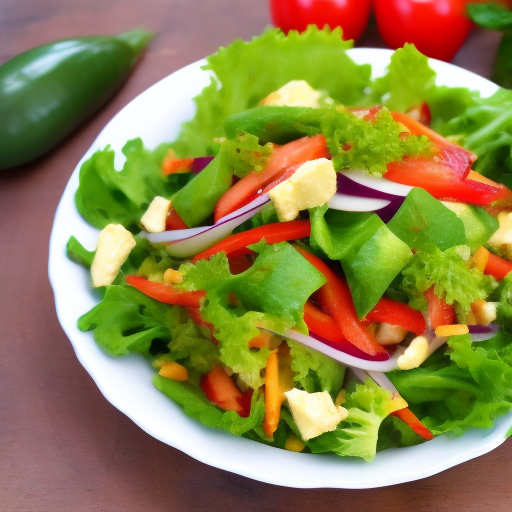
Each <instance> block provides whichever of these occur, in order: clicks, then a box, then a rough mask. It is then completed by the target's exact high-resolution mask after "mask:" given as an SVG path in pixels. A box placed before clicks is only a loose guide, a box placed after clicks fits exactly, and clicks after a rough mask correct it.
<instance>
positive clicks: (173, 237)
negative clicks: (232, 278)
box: [139, 194, 270, 258]
mask: <svg viewBox="0 0 512 512" xmlns="http://www.w3.org/2000/svg"><path fill="white" fill-rule="evenodd" d="M269 201H270V198H269V197H268V195H267V194H261V195H260V196H259V197H258V198H256V199H255V200H254V201H251V202H250V203H249V204H247V205H245V206H243V207H242V208H239V209H238V210H235V211H234V212H232V213H230V214H228V215H225V216H224V217H222V218H221V219H219V220H218V221H217V222H216V223H215V224H214V225H213V226H202V227H198V228H190V229H175V230H172V231H164V232H162V233H148V232H147V231H141V232H140V233H139V236H140V237H142V238H147V239H148V240H149V242H151V243H153V244H160V243H170V245H169V246H168V247H167V249H166V250H167V252H168V253H169V254H170V255H171V256H175V257H177V258H188V257H190V256H194V255H195V254H198V253H200V252H202V251H204V250H206V249H208V248H209V247H211V246H212V245H214V244H215V243H216V242H219V241H220V240H222V239H223V238H225V237H226V236H228V235H229V234H231V232H232V231H233V229H235V228H236V227H237V226H239V225H240V224H242V223H244V222H245V221H246V220H248V219H250V218H251V217H254V216H255V215H256V214H257V213H259V212H260V211H261V210H262V209H263V207H264V206H265V205H266V204H267V203H268V202H269Z"/></svg>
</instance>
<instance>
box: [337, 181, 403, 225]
mask: <svg viewBox="0 0 512 512" xmlns="http://www.w3.org/2000/svg"><path fill="white" fill-rule="evenodd" d="M336 180H337V193H336V194H335V195H334V196H333V197H332V198H331V199H330V200H329V208H332V209H334V210H343V211H353V212H372V211H374V212H375V213H376V214H377V215H379V217H380V218H381V219H382V220H383V221H384V222H389V221H390V220H391V218H392V217H393V216H394V215H395V213H396V212H397V211H398V209H399V208H400V206H402V203H403V202H404V198H405V196H406V195H407V194H408V193H409V191H410V190H411V188H412V187H408V186H406V185H400V184H397V183H393V182H391V181H389V180H386V179H384V178H377V177H375V176H370V175H368V174H367V173H364V172H363V171H347V172H338V173H337V175H336ZM382 182H385V183H384V185H383V184H382ZM389 184H391V186H390V185H389ZM395 185H396V187H395ZM383 188H384V189H386V188H387V189H390V190H393V191H394V192H395V193H391V192H389V191H385V190H382V189H383Z"/></svg>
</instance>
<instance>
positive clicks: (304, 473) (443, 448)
mask: <svg viewBox="0 0 512 512" xmlns="http://www.w3.org/2000/svg"><path fill="white" fill-rule="evenodd" d="M348 53H349V55H350V56H351V57H352V58H353V59H354V61H356V62H357V63H369V64H371V65H372V70H373V74H374V75H375V76H380V75H381V74H383V73H384V71H385V68H386V66H387V65H388V63H389V61H390V57H391V55H392V52H391V51H389V50H379V49H367V48H358V49H352V50H349V52H348ZM203 64H204V61H199V62H196V63H193V64H191V65H189V66H187V67H185V68H183V69H181V70H179V71H176V72H175V73H173V74H171V75H170V76H168V77H167V78H165V79H163V80H162V81H160V82H158V83H157V84H155V85H154V86H152V87H151V88H150V89H148V90H147V91H145V92H144V93H142V94H141V95H140V96H138V97H137V98H136V99H135V100H133V101H132V102H131V103H130V104H129V105H127V106H126V107H125V108H124V109H123V110H122V111H121V112H119V113H118V114H117V115H116V116H115V117H114V118H113V119H112V120H111V121H110V123H108V125H107V126H106V127H105V128H104V130H103V131H102V132H101V133H100V135H99V136H98V138H97V139H96V140H95V142H94V143H93V145H92V146H91V148H90V149H89V151H88V152H87V153H86V154H85V155H84V157H83V159H82V160H81V161H80V162H79V163H78V165H77V167H76V169H75V171H74V172H73V174H72V176H71V178H70V180H69V183H68V184H67V186H66V189H65V191H64V194H63V196H62V199H61V201H60V203H59V206H58V208H57V212H56V215H55V221H54V225H53V230H52V234H51V239H50V257H49V277H50V282H51V284H52V287H53V291H54V295H55V303H56V310H57V315H58V318H59V321H60V323H61V325H62V328H63V330H64V331H65V333H66V335H67V336H68V338H69V340H70V341H71V344H72V346H73V348H74V350H75V353H76V355H77V358H78V359H79V361H80V362H81V364H82V365H83V366H84V368H85V369H86V370H87V372H88V373H89V374H90V375H91V377H92V378H93V380H94V381H95V383H96V384H97V386H98V388H99V389H100V391H101V392H102V393H103V395H104V396H105V398H106V399H107V400H109V401H110V402H111V403H112V405H114V406H115V407H116V408H117V409H119V410H120V411H121V412H122V413H124V414H125V415H126V416H128V417H129V418H130V419H131V420H133V421H134V422H135V423H136V424H137V425H138V426H139V427H140V428H142V429H143V430H144V431H145V432H147V433H148V434H149V435H151V436H153V437H154V438H156V439H158V440H160V441H162V442H163V443H165V444H167V445H169V446H172V447H174V448H177V449H179V450H181V451H183V452H184V453H186V454H188V455H190V456H191V457H193V458H195V459H197V460H199V461H201V462H204V463H205V464H208V465H211V466H214V467H217V468H220V469H223V470H226V471H230V472H233V473H236V474H239V475H242V476H246V477H248V478H252V479H255V480H259V481H262V482H266V483H271V484H275V485H281V486H288V487H296V488H341V489H363V488H373V487H381V486H387V485H393V484H398V483H403V482H407V481H412V480H418V479H421V478H425V477H428V476H430V475H434V474H436V473H439V472H441V471H444V470H446V469H448V468H450V467H453V466H455V465H458V464H460V463H463V462H465V461H467V460H470V459H473V458H475V457H478V456H480V455H483V454H485V453H487V452H489V451H491V450H493V449H494V448H496V447H498V446H499V445H501V444H502V443H503V442H504V441H505V440H506V438H507V433H508V432H509V428H510V426H511V425H512V414H511V413H509V414H507V415H505V416H502V417H501V418H499V419H498V420H497V421H496V423H495V426H494V427H493V428H492V429H488V430H475V429H473V430H469V431H468V432H466V433H465V434H464V435H463V436H461V437H458V438H455V437H449V436H447V435H443V436H439V437H436V438H435V439H434V440H432V441H430V442H428V443H424V444H420V445H417V446H412V447H408V448H402V449H397V448H392V449H388V450H385V451H383V452H380V453H378V454H377V456H376V457H375V459H374V460H373V461H372V462H364V461H360V460H354V459H346V458H341V457H337V456H335V455H316V454H305V453H304V454H302V453H295V452H290V451H286V450H280V449H277V448H273V447H270V446H266V445H262V444H259V443H255V442H254V441H251V440H248V439H244V438H239V437H235V436H232V435H229V434H228V433H226V432H223V431H217V430H212V429H208V428H207V427H205V426H203V425H201V424H200V423H198V422H196V421H194V420H192V419H190V418H189V417H187V416H186V415H185V414H184V413H183V412H182V410H181V409H180V408H179V407H178V405H176V404H175V403H173V402H172V401H170V400H169V399H168V398H167V397H166V396H165V395H164V394H162V393H161V392H160V391H158V390H157V389H156V388H155V387H154V386H153V384H152V376H153V374H154V370H153V369H152V368H151V366H150V364H149V363H148V361H147V360H145V359H143V358H141V357H138V356H136V355H129V356H124V357H121V358H114V357H111V356H109V355H107V354H106V353H105V352H103V351H102V349H101V348H100V347H99V346H98V345H96V343H95V342H94V340H93V337H92V334H91V333H90V332H81V331H80V330H79V329H78V328H77V319H78V318H79V317H80V316H81V315H83V314H84V313H86V312H87V311H88V310H90V309H91V307H93V306H94V305H95V304H96V303H97V302H98V297H97V296H96V295H95V293H94V292H93V291H92V290H91V287H90V276H89V273H88V272H87V270H86V269H84V268H82V267H80V266H78V265H76V264H75V263H73V262H72V261H70V260H69V259H68V258H67V257H66V253H65V246H66V242H67V241H68V239H69V237H70V236H71V235H74V236H76V237H77V238H79V239H80V241H81V242H82V244H83V245H84V246H85V247H86V248H87V249H90V250H93V249H94V248H95V246H96V240H97V236H98V230H97V229H95V228H93V227H92V226H90V225H89V224H87V223H86V222H85V221H84V220H83V219H82V217H81V216H80V214H79V213H78V211H77V210H76V208H75V204H74V193H75V191H76V189H77V187H78V181H79V179H78V174H79V169H80V166H81V164H82V163H83V162H84V161H85V160H86V159H88V158H89V157H90V156H91V155H92V154H93V153H94V152H95V151H97V150H99V149H103V148H105V147H106V146H108V145H110V146H111V147H112V148H113V149H114V150H115V151H116V161H115V163H116V167H117V168H118V169H119V168H121V166H122V163H123V158H124V157H123V156H122V154H121V151H120V150H121V148H122V146H123V145H124V144H125V142H126V141H127V140H129V139H133V138H136V137H141V138H142V140H143V142H144V144H145V145H146V146H147V147H149V148H154V147H156V146H157V145H158V144H159V143H161V142H165V141H170V140H173V139H175V138H176V136H177V135H178V133H179V130H180V126H181V123H182V122H184V121H187V120H189V119H190V118H192V116H193V115H194V111H195V104H194V101H193V98H194V97H195V96H196V95H198V94H199V93H200V92H201V90H202V89H203V87H205V86H206V85H208V84H209V82H210V74H209V72H207V71H204V70H202V69H201V66H202V65H203ZM430 64H431V67H432V68H433V69H434V70H435V71H436V72H437V81H438V83H439V84H443V85H448V86H462V87H467V86H468V84H470V87H471V88H472V89H475V90H478V91H480V93H481V94H482V96H488V95H491V94H492V93H493V92H495V91H496V89H497V86H496V85H494V84H493V83H492V82H489V81H488V80H486V79H484V78H482V77H479V76H477V75H475V74H473V73H471V72H469V71H467V70H463V69H461V68H457V67H456V66H453V65H450V64H447V63H444V62H440V61H435V60H432V61H430Z"/></svg>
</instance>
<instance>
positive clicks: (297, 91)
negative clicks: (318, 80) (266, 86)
mask: <svg viewBox="0 0 512 512" xmlns="http://www.w3.org/2000/svg"><path fill="white" fill-rule="evenodd" d="M321 97H322V93H321V92H320V91H317V90H315V89H313V88H312V87H311V86H310V85H309V84H308V83H307V82H306V81H305V80H292V81H291V82H288V83H287V84H286V85H283V87H281V88H280V89H278V90H277V91H274V92H272V93H270V94H269V95H268V96H267V97H266V98H265V99H264V100H262V101H261V102H260V105H269V106H287V107H310V108H318V107H319V106H320V98H321Z"/></svg>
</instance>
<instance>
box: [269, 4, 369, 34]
mask: <svg viewBox="0 0 512 512" xmlns="http://www.w3.org/2000/svg"><path fill="white" fill-rule="evenodd" d="M371 3H372V2H371V0H270V12H271V16H272V22H273V23H274V25H275V26H276V27H279V28H280V29H281V30H282V31H283V32H286V33H288V31H290V30H298V31H299V32H302V31H304V30H306V28H307V26H308V25H311V24H313V25H316V26H317V27H319V28H323V27H324V26H325V25H329V27H331V28H335V27H341V28H342V29H343V39H347V40H348V39H354V40H357V39H359V38H360V37H361V36H362V35H363V33H364V31H365V30H366V27H367V25H368V20H369V18H370V12H371Z"/></svg>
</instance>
